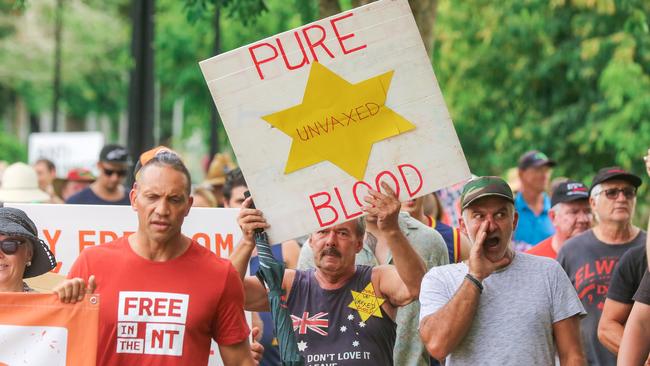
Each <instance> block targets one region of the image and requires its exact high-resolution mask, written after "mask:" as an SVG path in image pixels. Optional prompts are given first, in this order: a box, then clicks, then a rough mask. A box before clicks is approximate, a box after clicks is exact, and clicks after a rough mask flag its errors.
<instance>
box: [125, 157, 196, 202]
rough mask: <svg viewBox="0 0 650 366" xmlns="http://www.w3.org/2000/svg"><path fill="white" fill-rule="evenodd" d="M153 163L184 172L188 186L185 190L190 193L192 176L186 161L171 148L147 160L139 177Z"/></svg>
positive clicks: (138, 175)
mask: <svg viewBox="0 0 650 366" xmlns="http://www.w3.org/2000/svg"><path fill="white" fill-rule="evenodd" d="M152 165H158V166H166V167H169V168H172V169H174V170H176V171H178V172H181V173H183V175H185V178H186V179H187V186H186V187H185V192H186V193H187V195H188V196H189V195H190V192H191V190H192V177H191V176H190V172H189V170H187V167H186V166H185V163H183V160H181V157H180V156H178V154H176V153H175V152H173V151H169V150H164V151H160V152H158V153H156V155H154V157H152V158H151V159H150V160H149V161H147V162H146V163H145V164H144V165H143V166H142V168H140V171H139V172H138V174H137V177H138V178H139V177H141V176H142V174H143V172H144V171H145V170H146V169H147V167H149V166H152Z"/></svg>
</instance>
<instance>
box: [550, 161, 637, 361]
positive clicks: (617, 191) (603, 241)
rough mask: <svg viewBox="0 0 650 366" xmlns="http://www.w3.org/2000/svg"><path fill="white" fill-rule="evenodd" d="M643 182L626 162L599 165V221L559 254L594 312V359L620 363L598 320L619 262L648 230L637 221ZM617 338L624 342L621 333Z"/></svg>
mask: <svg viewBox="0 0 650 366" xmlns="http://www.w3.org/2000/svg"><path fill="white" fill-rule="evenodd" d="M640 185H641V178H639V177H638V176H636V175H634V174H632V173H629V172H627V171H625V170H624V169H622V168H619V167H609V168H603V169H601V170H599V171H598V173H597V174H596V176H595V177H594V180H593V182H592V184H591V188H590V190H589V204H590V205H591V209H592V212H593V213H594V215H595V217H596V221H597V225H596V226H595V227H594V228H593V229H590V230H587V231H585V232H584V233H582V234H580V235H578V236H576V237H574V238H572V239H570V240H568V241H567V242H566V243H565V244H564V246H563V247H562V249H560V253H559V254H558V258H557V260H558V261H559V262H560V264H561V265H562V267H563V268H564V270H565V271H566V273H567V274H568V275H569V278H570V279H571V282H572V283H573V285H574V287H575V288H576V291H577V292H578V296H579V297H580V300H581V301H582V304H583V305H584V307H585V309H586V310H587V313H588V315H587V316H586V317H585V318H583V319H582V322H581V331H582V341H583V344H584V346H585V354H586V355H587V360H588V362H589V364H593V365H615V364H616V355H614V354H613V353H612V352H611V351H610V350H608V349H607V348H606V347H605V346H604V345H603V344H602V343H601V342H600V341H599V339H598V331H597V330H598V322H599V320H600V317H601V314H602V310H603V307H604V303H605V298H606V295H607V290H608V287H609V284H610V281H611V279H612V274H613V271H614V268H615V266H616V264H617V263H618V261H619V259H620V258H621V256H623V254H625V253H626V252H627V251H628V250H631V249H633V248H635V247H637V246H641V245H643V244H644V243H645V240H646V233H645V232H644V231H643V230H641V229H640V228H638V227H636V226H634V225H633V224H632V218H633V216H634V210H635V207H636V190H637V188H638V187H639V186H640ZM614 342H616V343H618V342H620V337H619V338H618V340H615V341H614Z"/></svg>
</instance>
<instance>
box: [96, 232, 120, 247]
mask: <svg viewBox="0 0 650 366" xmlns="http://www.w3.org/2000/svg"><path fill="white" fill-rule="evenodd" d="M106 238H108V240H106ZM117 238H118V236H117V234H115V233H114V232H112V231H100V232H99V244H105V243H110V242H112V241H113V240H115V239H117Z"/></svg>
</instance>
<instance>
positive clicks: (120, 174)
mask: <svg viewBox="0 0 650 366" xmlns="http://www.w3.org/2000/svg"><path fill="white" fill-rule="evenodd" d="M103 170H104V174H106V175H107V176H109V177H110V176H111V175H113V174H117V176H118V177H124V176H126V170H124V169H120V170H113V169H106V168H103Z"/></svg>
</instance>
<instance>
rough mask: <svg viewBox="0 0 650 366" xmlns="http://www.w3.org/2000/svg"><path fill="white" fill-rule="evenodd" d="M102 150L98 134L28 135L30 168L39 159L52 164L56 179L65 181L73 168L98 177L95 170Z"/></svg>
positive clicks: (57, 133) (56, 133)
mask: <svg viewBox="0 0 650 366" xmlns="http://www.w3.org/2000/svg"><path fill="white" fill-rule="evenodd" d="M103 146H104V135H103V134H102V133H101V132H37V133H32V134H30V135H29V143H28V152H27V154H28V160H29V163H30V164H34V162H36V160H38V159H40V158H47V159H49V160H51V161H52V162H53V163H54V165H56V174H57V176H58V177H59V178H65V177H66V176H67V174H68V171H69V170H70V169H75V168H86V169H89V170H91V171H93V172H95V173H97V169H96V167H95V166H96V164H97V161H98V160H99V152H100V151H101V149H102V147H103Z"/></svg>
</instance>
